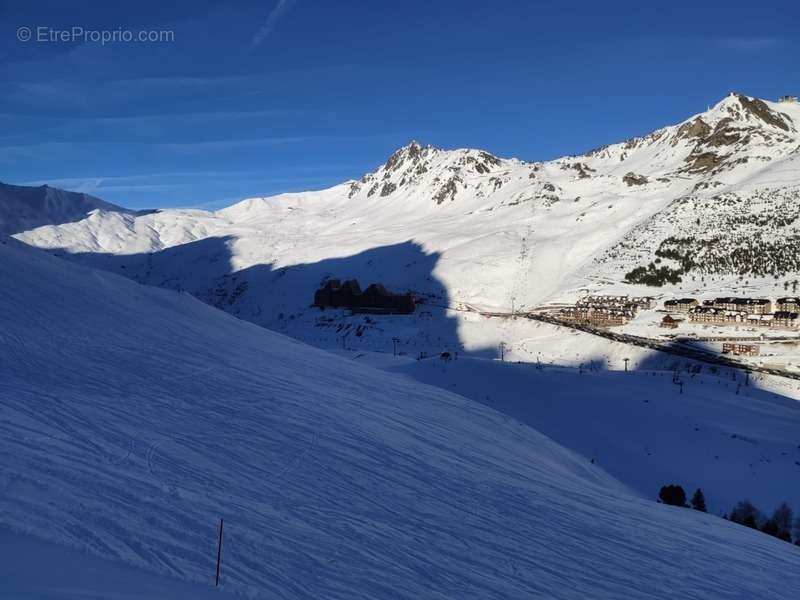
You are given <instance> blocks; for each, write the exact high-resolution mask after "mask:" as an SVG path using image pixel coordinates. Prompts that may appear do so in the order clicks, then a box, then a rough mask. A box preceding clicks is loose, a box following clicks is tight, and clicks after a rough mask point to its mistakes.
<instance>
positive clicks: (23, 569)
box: [0, 531, 234, 600]
mask: <svg viewBox="0 0 800 600" xmlns="http://www.w3.org/2000/svg"><path fill="white" fill-rule="evenodd" d="M0 555H2V556H3V560H2V562H0V581H2V585H3V597H4V598H13V600H64V599H65V598H77V599H80V600H86V599H97V600H186V599H187V598H191V599H193V600H195V599H196V600H206V599H210V598H220V597H222V598H233V597H234V596H233V595H232V594H226V593H224V592H222V591H220V590H218V589H214V588H211V587H209V586H207V585H202V584H192V583H188V582H186V581H182V580H180V579H177V578H170V577H165V576H163V575H157V574H155V573H152V572H149V571H146V570H144V569H137V568H134V567H130V566H128V565H125V564H122V563H119V562H116V561H110V560H104V559H101V558H97V557H95V556H92V555H90V554H87V553H85V552H76V551H75V550H74V549H71V548H67V547H64V546H59V545H57V544H53V543H49V542H44V541H42V540H37V539H35V538H32V537H30V536H24V535H20V534H15V533H11V532H9V531H0Z"/></svg>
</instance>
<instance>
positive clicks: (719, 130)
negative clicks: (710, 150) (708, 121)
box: [703, 117, 742, 147]
mask: <svg viewBox="0 0 800 600" xmlns="http://www.w3.org/2000/svg"><path fill="white" fill-rule="evenodd" d="M741 139H742V135H741V132H740V130H737V129H736V128H734V126H733V119H731V118H730V117H726V118H724V119H722V120H720V122H719V123H717V126H716V127H714V131H713V133H712V134H711V135H709V136H708V137H706V138H705V139H704V140H703V143H705V144H706V145H707V146H713V147H719V146H731V145H732V144H735V143H736V142H738V141H740V140H741Z"/></svg>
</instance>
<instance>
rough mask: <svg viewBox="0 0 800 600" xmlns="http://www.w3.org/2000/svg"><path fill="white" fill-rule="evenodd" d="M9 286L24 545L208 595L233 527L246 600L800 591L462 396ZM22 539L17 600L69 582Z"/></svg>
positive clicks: (762, 549)
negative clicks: (110, 562) (192, 584)
mask: <svg viewBox="0 0 800 600" xmlns="http://www.w3.org/2000/svg"><path fill="white" fill-rule="evenodd" d="M0 279H1V280H2V281H4V282H13V284H12V285H4V286H2V288H0V414H2V419H0V429H1V430H2V435H0V457H1V458H2V460H1V461H0V464H2V470H1V471H0V523H2V524H3V525H5V526H7V527H11V528H13V529H14V530H16V531H18V532H21V533H27V534H31V535H34V536H37V537H43V538H46V539H48V540H51V541H52V542H58V543H62V544H67V545H70V546H73V547H76V548H78V549H80V550H84V551H89V552H91V553H92V554H95V555H100V556H102V557H103V558H104V559H114V560H122V561H125V562H128V563H131V564H132V565H134V566H136V567H139V568H144V569H147V570H153V571H157V572H160V573H162V574H165V575H170V576H172V577H177V578H180V579H185V580H191V581H197V582H205V583H206V584H208V585H210V584H211V582H212V581H213V573H214V560H215V558H216V526H217V523H218V519H219V518H220V517H224V519H225V523H226V530H225V531H226V535H225V544H224V556H223V571H222V574H223V587H224V589H226V590H228V591H234V592H240V593H244V594H246V595H247V596H248V597H252V598H262V597H263V598H347V599H353V598H370V599H374V598H422V597H425V598H454V597H457V598H530V597H546V598H555V599H559V598H563V599H567V598H587V597H591V598H609V599H611V598H620V597H635V598H654V599H655V598H658V599H661V598H667V597H675V596H679V597H684V598H704V599H714V598H720V599H721V598H731V597H741V598H756V597H761V598H767V597H768V598H775V599H779V598H787V599H788V598H793V597H794V593H795V590H796V589H798V587H800V575H799V574H800V553H798V552H797V550H796V548H794V547H793V546H791V545H789V544H786V543H784V542H781V541H779V540H777V539H775V538H772V537H769V536H767V535H764V534H762V533H759V532H756V531H753V530H751V529H748V528H746V527H742V526H739V525H735V524H733V523H730V522H727V521H725V520H723V519H720V518H718V517H716V516H713V515H706V514H702V513H699V512H697V511H694V510H689V509H685V508H677V507H669V506H664V505H659V504H656V503H655V502H654V501H653V500H652V499H651V498H652V496H651V497H650V498H647V499H645V498H642V497H641V496H640V495H638V494H636V493H634V492H632V491H630V489H629V488H627V487H626V486H624V485H622V484H620V483H619V482H618V481H616V480H615V479H613V478H611V477H610V476H609V475H608V474H606V473H605V472H604V471H603V470H602V468H601V467H600V466H599V465H598V464H593V463H592V462H591V461H589V460H587V459H586V458H584V457H581V456H578V455H576V454H574V453H572V452H570V451H568V450H565V449H564V448H563V447H561V446H559V445H558V444H556V443H554V442H553V441H552V440H550V439H549V438H547V437H545V436H544V435H542V434H541V433H539V432H538V431H536V430H535V429H533V428H531V427H529V426H528V425H525V424H524V423H522V422H520V421H517V420H515V419H513V418H509V417H507V416H504V415H503V414H501V413H498V412H496V411H494V410H492V409H491V408H489V407H485V406H482V405H480V404H478V403H474V402H472V401H470V400H467V399H465V398H463V397H461V396H458V395H455V394H453V393H450V392H446V391H443V390H441V389H438V388H435V387H430V386H426V385H422V384H416V383H414V382H412V381H410V380H409V379H408V378H406V377H401V376H398V375H394V374H389V373H386V372H380V371H377V370H373V369H371V368H369V367H366V366H363V365H360V364H359V362H358V361H353V360H346V359H343V358H339V357H336V356H333V355H331V354H330V353H326V352H322V351H319V350H317V349H314V348H311V347H309V346H306V345H304V344H301V343H299V342H297V341H294V340H291V339H289V338H286V337H284V336H281V335H279V334H276V333H273V332H270V331H267V330H265V329H263V328H260V327H256V326H253V325H252V324H249V323H246V322H244V321H242V320H239V319H235V318H231V317H230V316H228V315H226V314H224V313H222V312H221V311H218V310H214V309H212V308H210V307H208V306H206V305H204V304H203V303H201V302H198V301H197V300H196V299H194V298H192V297H191V296H190V295H188V294H177V293H175V292H172V291H168V290H161V289H157V288H154V287H148V286H141V285H137V284H135V283H133V282H131V281H128V280H126V279H125V278H122V277H119V276H116V275H113V274H110V273H104V272H100V271H93V270H89V269H86V268H83V267H81V266H78V265H72V264H69V263H67V262H65V261H63V260H60V259H57V258H54V257H51V256H47V255H46V254H44V253H41V252H39V251H37V250H35V249H31V248H29V247H25V246H24V245H23V244H20V243H18V242H16V241H14V240H6V241H4V242H3V243H0ZM308 373H313V377H309V376H307V374H308ZM597 385H600V386H602V385H603V382H602V381H600V380H599V381H598V382H597ZM614 387H615V389H616V390H617V391H618V392H619V393H621V394H624V393H625V392H626V387H625V383H624V382H620V383H618V384H617V385H615V386H614ZM11 540H12V541H11V543H16V544H18V545H20V546H21V550H20V555H19V556H15V558H14V560H13V561H11V562H9V561H4V563H5V564H4V568H5V566H6V565H13V564H16V565H18V566H17V568H16V570H15V572H14V573H13V574H10V576H9V577H4V581H5V582H6V588H5V589H6V590H7V591H8V590H9V587H8V585H9V584H10V585H11V586H12V587H11V588H10V589H11V591H12V592H13V593H14V597H15V598H22V599H26V600H27V599H29V598H39V597H42V596H41V595H37V590H38V587H39V586H43V585H44V586H45V587H46V586H47V584H49V583H53V582H57V581H61V580H63V579H64V578H63V577H62V578H61V579H59V577H58V576H57V574H56V573H57V572H58V571H60V570H62V569H63V568H64V565H63V564H61V563H62V561H64V560H65V558H64V553H57V552H54V551H52V550H51V549H50V548H44V547H42V548H40V550H39V554H36V557H37V559H40V560H42V561H50V560H52V561H56V562H57V564H50V563H49V562H48V563H47V564H46V565H44V564H42V565H40V566H41V567H42V569H43V571H44V573H42V574H41V577H40V574H39V573H35V572H34V571H33V570H32V568H31V565H29V564H27V563H24V562H21V561H24V557H25V556H33V555H34V554H33V552H34V551H33V550H31V549H30V548H32V547H33V548H35V546H31V544H30V543H29V542H27V541H24V540H22V539H21V538H20V537H19V536H17V537H12V538H11ZM14 540H16V541H14ZM87 563H88V564H90V565H91V568H92V569H96V568H98V567H97V566H95V565H96V564H102V563H97V562H96V561H92V560H88V559H87V560H86V561H80V560H74V561H70V562H69V564H72V565H73V568H75V569H77V570H81V569H84V568H86V567H85V565H86V564H87ZM25 572H27V573H30V574H31V576H30V580H25V577H24V575H21V574H20V573H23V574H24V573H25ZM104 573H105V574H106V576H107V577H109V578H111V581H105V582H103V584H102V586H101V591H99V592H98V593H100V594H102V595H103V596H104V597H112V596H114V597H116V596H117V595H119V594H122V593H123V592H125V593H126V594H127V593H128V592H130V590H128V589H125V588H124V586H125V585H126V584H125V581H126V580H127V579H128V578H130V577H132V573H135V572H131V571H129V570H125V569H121V570H114V569H109V571H104ZM80 577H84V578H85V577H87V576H86V575H79V576H78V581H80ZM117 577H118V578H119V579H118V580H117V579H114V578H117ZM115 582H116V587H115ZM160 582H163V583H164V585H166V586H168V589H169V590H170V591H169V595H168V594H167V593H162V594H160V596H162V597H164V596H166V597H176V596H174V595H173V594H176V593H177V592H175V590H176V589H180V588H176V587H175V586H174V585H173V584H172V583H170V582H168V581H167V580H163V579H160V578H159V579H155V580H152V581H150V582H148V583H149V585H150V586H151V588H150V589H151V590H153V591H152V592H151V593H153V594H155V593H158V585H159V583H160ZM59 585H61V584H59ZM74 585H75V581H74V580H73V581H72V582H71V583H70V587H69V588H65V589H73V590H74V589H75V588H74ZM137 588H138V586H137ZM78 589H79V590H80V588H78ZM87 589H99V588H98V586H97V582H91V584H90V585H87V588H85V589H84V590H83V592H81V593H84V594H85V592H86V590H87ZM184 589H185V590H189V588H188V587H186V588H184ZM47 591H48V590H47V589H45V592H47ZM51 591H52V590H51ZM136 593H139V592H138V589H137V592H136ZM142 594H143V595H144V597H148V596H147V594H146V592H143V593H142ZM46 597H47V596H46ZM126 597H127V596H126ZM151 597H152V596H151Z"/></svg>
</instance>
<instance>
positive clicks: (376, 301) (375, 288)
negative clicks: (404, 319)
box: [314, 279, 416, 315]
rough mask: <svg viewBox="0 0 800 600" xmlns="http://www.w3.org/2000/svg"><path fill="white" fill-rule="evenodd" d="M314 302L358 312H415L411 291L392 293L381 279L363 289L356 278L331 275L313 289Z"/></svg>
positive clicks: (321, 306)
mask: <svg viewBox="0 0 800 600" xmlns="http://www.w3.org/2000/svg"><path fill="white" fill-rule="evenodd" d="M314 306H317V307H319V308H323V309H324V308H347V309H350V310H352V311H353V312H359V313H373V314H399V315H408V314H411V313H413V312H414V309H415V308H416V301H415V300H414V296H413V294H393V293H391V292H389V291H387V290H386V288H385V287H383V285H381V284H380V283H373V284H371V285H369V286H368V287H367V289H365V290H363V291H362V290H361V286H360V285H359V284H358V280H356V279H348V280H347V281H345V282H344V283H342V282H341V281H340V280H338V279H330V280H328V281H327V282H325V285H323V286H322V287H321V288H320V289H318V290H317V291H316V292H315V293H314Z"/></svg>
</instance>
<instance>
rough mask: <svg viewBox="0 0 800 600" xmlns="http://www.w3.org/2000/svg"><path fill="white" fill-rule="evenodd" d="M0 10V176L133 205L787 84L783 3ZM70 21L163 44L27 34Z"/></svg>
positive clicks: (349, 168) (563, 150) (281, 2)
mask: <svg viewBox="0 0 800 600" xmlns="http://www.w3.org/2000/svg"><path fill="white" fill-rule="evenodd" d="M0 15H2V19H0V82H2V85H3V93H2V94H0V180H2V181H5V182H11V183H28V184H30V183H36V184H39V183H43V182H49V183H51V184H53V185H57V186H59V187H65V188H67V189H75V190H80V191H85V192H88V193H91V194H94V195H97V196H100V197H101V198H104V199H106V200H109V201H111V202H116V203H119V204H123V205H125V206H129V207H134V208H145V207H156V206H157V207H164V206H201V207H207V208H216V207H219V206H223V205H226V204H230V203H232V202H235V201H237V200H239V199H241V198H244V197H249V196H256V195H267V194H273V193H279V192H282V191H298V190H304V189H317V188H322V187H327V186H329V185H333V184H335V183H338V182H340V181H344V180H346V179H350V178H357V177H359V176H360V175H361V174H363V173H364V172H366V171H368V170H371V169H373V168H374V167H376V166H377V165H378V164H380V163H382V162H383V161H384V160H385V158H386V157H387V156H388V155H389V154H390V153H391V152H392V151H393V150H394V149H395V148H397V147H399V146H402V145H403V144H405V143H407V142H408V141H409V140H411V139H417V140H419V141H421V142H423V143H430V144H433V145H434V146H439V147H444V148H454V147H479V148H484V149H487V150H489V151H490V152H492V153H494V154H497V155H499V156H506V157H509V156H515V157H518V158H522V159H527V160H540V159H547V158H553V157H556V156H559V155H563V154H570V153H578V152H582V151H585V150H588V149H590V148H592V147H595V146H598V145H601V144H604V143H609V142H614V141H619V140H621V139H625V138H627V137H630V136H632V135H637V134H642V133H646V132H648V131H650V130H652V129H654V128H656V127H660V126H662V125H666V124H669V123H672V122H676V121H679V120H682V119H684V118H686V117H687V116H689V115H691V114H693V113H695V112H699V111H702V110H705V108H706V107H707V106H708V105H709V104H713V103H714V102H716V101H717V100H719V99H721V98H722V97H723V96H724V95H725V94H726V93H727V92H729V91H731V90H737V91H741V92H743V93H746V94H750V95H755V96H760V97H766V98H774V97H777V96H779V95H782V94H786V93H793V94H797V93H798V92H800V80H799V79H798V69H797V56H798V50H799V49H800V43H799V42H798V36H797V31H796V27H797V24H798V22H800V3H798V2H771V3H764V4H761V5H758V4H753V3H752V2H741V3H739V2H735V1H728V2H725V3H724V5H723V4H722V3H720V4H718V5H717V4H712V3H701V2H697V1H693V2H683V1H674V2H671V3H649V2H642V1H637V2H580V1H573V2H570V3H563V2H533V1H528V2H525V1H519V2H503V3H500V2H497V3H492V2H486V1H482V2H473V1H471V0H459V1H449V0H439V1H437V2H431V1H416V0H406V1H405V2H382V1H379V0H372V1H369V0H363V1H349V0H336V1H333V0H265V1H261V2H255V1H252V2H249V1H241V0H240V1H236V2H204V1H202V0H194V1H192V2H183V1H180V0H176V1H173V2H169V3H165V2H152V1H150V0H140V1H139V2H137V3H112V2H108V3H100V2H96V1H95V2H81V1H80V0H78V1H72V2H69V3H65V2H60V1H53V2H46V1H45V2H42V1H36V0H32V1H31V2H27V3H23V2H19V1H18V0H15V1H14V2H8V1H5V0H2V1H0ZM20 27H28V28H30V31H31V32H32V36H33V37H34V39H31V40H28V41H19V40H18V38H17V33H18V31H19V28H20ZM73 27H80V28H82V29H83V31H86V32H91V31H97V32H101V31H103V30H106V31H114V30H130V31H132V32H137V33H138V32H139V31H150V30H154V31H170V32H172V36H173V41H162V42H152V43H151V42H139V43H133V42H130V43H125V42H111V43H107V44H102V43H99V42H94V41H92V39H91V37H89V39H86V38H85V37H84V38H80V35H78V36H77V37H78V38H79V39H76V40H74V41H71V40H67V41H37V40H36V39H35V38H36V37H37V36H38V35H39V33H38V32H39V31H40V29H39V28H44V29H42V30H41V31H45V33H43V34H41V35H44V36H45V37H44V38H42V39H49V38H48V37H47V36H49V35H50V34H49V33H47V32H49V30H50V29H52V30H54V31H67V32H69V33H70V34H71V33H72V28H73ZM91 35H94V36H95V37H96V36H97V35H99V34H87V36H91Z"/></svg>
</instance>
